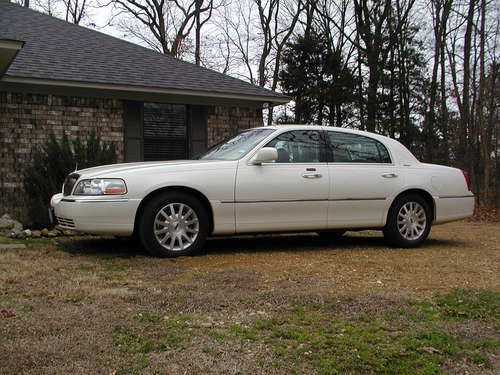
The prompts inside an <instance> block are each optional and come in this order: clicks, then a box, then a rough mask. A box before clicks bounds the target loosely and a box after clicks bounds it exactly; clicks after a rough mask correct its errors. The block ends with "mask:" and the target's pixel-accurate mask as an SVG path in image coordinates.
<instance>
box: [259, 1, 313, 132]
mask: <svg viewBox="0 0 500 375" xmlns="http://www.w3.org/2000/svg"><path fill="white" fill-rule="evenodd" d="M254 2H255V4H256V5H257V10H258V14H259V23H258V25H259V32H260V33H261V34H262V43H261V44H260V46H259V52H258V61H259V62H258V84H259V86H261V87H265V86H266V85H268V84H269V85H270V88H271V89H272V90H276V88H277V85H278V75H279V70H280V66H281V53H282V51H283V48H284V47H285V45H286V43H287V42H288V41H289V40H290V37H291V36H292V34H293V32H294V30H295V26H296V25H297V22H298V20H299V17H300V15H301V13H302V11H303V10H304V3H303V0H290V1H283V0H281V1H280V0H267V1H262V0H254ZM272 121H273V107H272V106H270V107H269V112H268V117H267V123H268V124H269V125H270V124H271V123H272Z"/></svg>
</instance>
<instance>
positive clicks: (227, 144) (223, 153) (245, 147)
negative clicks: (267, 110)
mask: <svg viewBox="0 0 500 375" xmlns="http://www.w3.org/2000/svg"><path fill="white" fill-rule="evenodd" d="M274 130H275V129H262V128H259V129H252V130H246V131H244V132H242V133H239V134H237V135H235V136H234V137H231V138H229V139H226V140H225V141H222V142H221V143H219V144H216V145H215V146H213V147H212V148H210V149H209V150H208V151H207V152H206V153H204V154H202V155H201V156H198V157H197V158H196V159H202V160H238V159H241V158H242V157H243V156H245V155H246V154H248V153H249V152H250V150H252V149H253V148H254V147H255V146H257V145H258V144H259V143H260V142H261V141H262V140H263V139H264V138H266V137H267V136H268V135H269V134H271V133H272V132H274Z"/></svg>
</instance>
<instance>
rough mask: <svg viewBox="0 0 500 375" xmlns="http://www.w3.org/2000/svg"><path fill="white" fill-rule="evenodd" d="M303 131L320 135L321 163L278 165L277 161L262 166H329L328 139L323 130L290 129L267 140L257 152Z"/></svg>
mask: <svg viewBox="0 0 500 375" xmlns="http://www.w3.org/2000/svg"><path fill="white" fill-rule="evenodd" d="M302 131H311V132H316V133H318V135H319V158H320V161H319V162H300V163H277V162H276V161H275V162H272V163H262V165H266V166H268V165H276V166H278V165H311V164H314V165H318V164H327V163H328V161H327V144H326V139H325V133H324V131H323V130H322V129H307V128H305V129H288V130H285V131H282V132H280V133H279V134H276V135H274V137H272V138H270V139H268V140H266V141H265V142H264V143H263V144H262V146H260V147H258V149H257V151H256V152H258V150H260V149H261V148H264V147H271V146H267V145H268V144H269V143H271V142H273V141H274V140H275V139H276V138H278V137H280V136H282V135H283V134H286V133H293V132H302Z"/></svg>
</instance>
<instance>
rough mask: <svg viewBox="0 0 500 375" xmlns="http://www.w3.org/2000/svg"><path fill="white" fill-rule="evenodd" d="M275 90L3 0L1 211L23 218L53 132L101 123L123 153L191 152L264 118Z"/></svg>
mask: <svg viewBox="0 0 500 375" xmlns="http://www.w3.org/2000/svg"><path fill="white" fill-rule="evenodd" d="M287 101H288V99H287V98H286V97H284V96H282V95H280V94H277V93H275V92H272V91H269V90H266V89H263V88H261V87H257V86H254V85H251V84H249V83H246V82H244V81H241V80H238V79H235V78H232V77H229V76H227V75H224V74H220V73H217V72H215V71H212V70H209V69H206V68H202V67H199V66H196V65H193V64H190V63H187V62H183V61H180V60H177V59H175V58H173V57H171V56H167V55H164V54H160V53H157V52H154V51H152V50H149V49H146V48H143V47H141V46H138V45H135V44H132V43H129V42H126V41H123V40H120V39H117V38H114V37H111V36H109V35H105V34H102V33H100V32H97V31H94V30H90V29H87V28H84V27H81V26H77V25H74V24H70V23H67V22H65V21H62V20H60V19H57V18H54V17H51V16H48V15H45V14H41V13H39V12H36V11H34V10H31V9H27V8H23V7H21V6H18V5H15V4H12V3H10V2H8V1H6V0H0V156H1V161H0V214H1V213H3V212H10V213H11V214H13V215H16V216H18V217H22V214H23V212H22V209H21V207H22V173H23V168H24V166H25V165H26V163H28V162H29V161H30V158H31V154H32V152H33V150H34V149H35V148H36V147H37V145H38V144H40V143H42V142H43V141H44V140H45V139H46V138H47V137H48V135H49V134H50V133H51V132H53V133H54V134H55V135H56V136H59V137H60V136H61V135H62V134H63V133H66V134H67V135H68V136H69V137H70V138H74V137H77V136H82V135H85V134H86V133H87V132H89V131H90V130H91V129H96V130H97V132H98V133H100V134H101V137H102V139H103V140H105V141H113V142H115V143H116V145H117V146H118V147H117V148H118V153H119V155H118V158H119V160H120V161H125V162H132V161H142V160H144V161H149V160H168V159H183V158H189V157H190V156H193V155H195V154H197V153H199V152H202V151H203V150H205V149H206V148H207V147H209V146H210V145H212V144H214V143H216V142H218V141H220V140H221V139H223V138H225V137H227V136H229V135H231V134H233V133H235V132H237V131H239V130H241V129H245V128H249V127H254V126H260V125H262V108H263V106H264V105H265V104H266V103H269V104H273V105H278V104H283V103H286V102H287Z"/></svg>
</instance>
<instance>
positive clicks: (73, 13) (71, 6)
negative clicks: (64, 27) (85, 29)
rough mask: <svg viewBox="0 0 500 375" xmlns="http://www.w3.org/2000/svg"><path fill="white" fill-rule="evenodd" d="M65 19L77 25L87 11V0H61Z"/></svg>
mask: <svg viewBox="0 0 500 375" xmlns="http://www.w3.org/2000/svg"><path fill="white" fill-rule="evenodd" d="M63 3H64V6H65V8H66V17H65V19H66V21H68V22H72V23H74V24H77V25H79V24H80V22H81V21H82V19H83V18H84V16H85V15H86V12H87V5H88V3H87V0H63Z"/></svg>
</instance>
